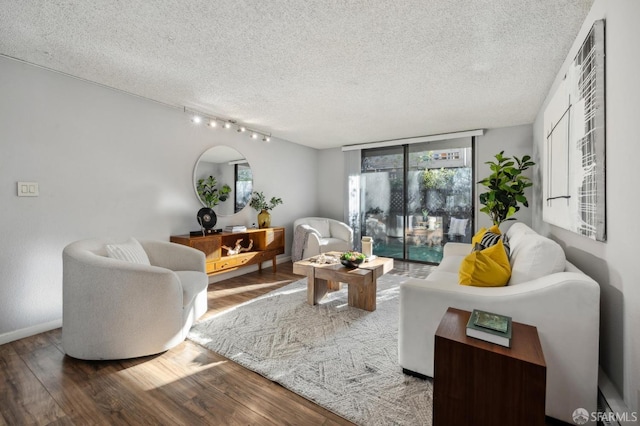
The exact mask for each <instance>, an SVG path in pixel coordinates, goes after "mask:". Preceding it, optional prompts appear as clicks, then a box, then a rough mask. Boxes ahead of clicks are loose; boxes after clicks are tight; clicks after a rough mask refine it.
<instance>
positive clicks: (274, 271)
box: [271, 256, 277, 274]
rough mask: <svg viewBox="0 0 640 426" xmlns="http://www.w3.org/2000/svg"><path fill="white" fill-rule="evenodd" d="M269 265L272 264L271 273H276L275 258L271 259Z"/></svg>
mask: <svg viewBox="0 0 640 426" xmlns="http://www.w3.org/2000/svg"><path fill="white" fill-rule="evenodd" d="M271 263H272V266H273V268H272V269H273V273H274V274H275V273H276V272H277V271H276V265H277V262H276V257H275V256H273V259H271Z"/></svg>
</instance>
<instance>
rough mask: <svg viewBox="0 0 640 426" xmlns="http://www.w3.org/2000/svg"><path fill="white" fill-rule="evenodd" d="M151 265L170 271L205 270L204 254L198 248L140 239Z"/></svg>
mask: <svg viewBox="0 0 640 426" xmlns="http://www.w3.org/2000/svg"><path fill="white" fill-rule="evenodd" d="M140 244H142V247H143V248H144V250H145V251H146V252H147V256H149V261H150V262H151V264H152V265H155V266H160V267H163V268H167V269H171V270H172V271H198V272H205V255H204V253H203V252H201V251H200V250H197V249H194V248H193V247H188V246H184V245H182V244H176V243H170V242H166V241H140Z"/></svg>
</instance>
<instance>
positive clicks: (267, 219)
mask: <svg viewBox="0 0 640 426" xmlns="http://www.w3.org/2000/svg"><path fill="white" fill-rule="evenodd" d="M258 227H259V228H260V229H263V228H271V214H269V212H268V211H267V210H262V211H261V212H260V213H258Z"/></svg>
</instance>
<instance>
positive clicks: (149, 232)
mask: <svg viewBox="0 0 640 426" xmlns="http://www.w3.org/2000/svg"><path fill="white" fill-rule="evenodd" d="M0 76H1V78H0V93H1V94H2V95H1V96H0V200H2V202H1V204H0V205H1V207H0V237H1V241H2V244H1V245H0V271H1V275H0V342H1V341H3V339H4V341H7V339H10V338H11V337H20V333H21V331H20V330H25V329H27V330H31V331H37V330H38V327H44V328H46V327H47V326H49V328H51V327H53V326H55V324H56V323H57V324H58V325H59V321H60V318H61V316H62V257H61V253H62V249H63V248H64V246H65V245H66V244H68V243H69V242H71V241H74V240H77V239H82V238H88V237H111V238H114V239H123V238H125V237H127V236H130V235H132V236H135V237H137V238H150V239H160V240H168V239H169V236H170V235H172V234H182V233H187V232H188V231H190V230H196V229H198V224H197V222H196V219H195V215H196V212H197V211H198V209H199V208H200V207H201V205H200V203H199V202H198V200H197V198H196V195H195V193H194V189H193V183H192V176H193V167H194V164H195V162H196V160H197V159H198V157H199V156H200V154H202V153H203V152H204V151H205V150H206V149H207V148H209V147H211V146H214V145H220V144H225V145H229V146H232V147H234V148H235V149H237V150H238V151H240V152H241V153H242V154H244V155H245V156H246V158H247V160H248V161H249V163H250V164H251V166H252V168H253V172H254V179H255V180H254V182H255V184H254V188H255V189H256V190H258V191H264V193H265V195H266V196H267V197H268V198H271V197H272V196H279V197H282V199H283V200H284V204H283V205H281V206H278V207H276V208H275V209H274V210H272V225H274V226H286V227H287V254H289V253H290V245H291V239H292V229H291V225H292V223H293V220H294V219H296V218H298V217H300V216H302V215H307V214H309V213H315V212H316V209H317V194H316V173H317V157H318V152H317V151H316V150H314V149H311V148H307V147H303V146H301V145H297V144H293V143H290V142H287V141H283V140H279V139H278V138H272V141H271V142H270V143H265V142H262V141H256V140H254V139H251V138H249V137H248V136H247V135H246V134H238V133H237V132H235V131H225V130H224V129H216V130H212V129H209V128H207V127H206V126H195V125H193V124H192V123H191V122H190V120H189V117H188V116H186V115H185V114H184V113H183V112H182V111H181V110H179V109H177V108H171V107H167V106H165V105H161V104H158V103H155V102H152V101H148V100H145V99H142V98H138V97H135V96H131V95H128V94H124V93H122V92H118V91H115V90H112V89H108V88H105V87H102V86H98V85H95V84H91V83H87V82H84V81H81V80H77V79H74V78H71V77H68V76H64V75H61V74H57V73H54V72H51V71H47V70H44V69H41V68H37V67H34V66H31V65H27V64H24V63H21V62H17V61H13V60H10V59H7V58H2V57H0ZM18 181H36V182H39V184H40V196H39V197H37V198H23V197H20V198H19V197H17V194H16V193H17V191H16V182H18ZM256 216H257V212H256V211H255V210H253V209H251V208H250V207H247V208H246V209H245V210H243V211H242V212H240V213H239V214H238V215H237V216H234V217H232V218H220V219H219V221H218V223H219V226H224V225H226V224H228V223H229V222H233V223H238V222H239V223H245V224H248V225H250V224H251V223H254V222H256V221H257V219H256ZM30 327H31V328H30ZM3 335H4V336H3Z"/></svg>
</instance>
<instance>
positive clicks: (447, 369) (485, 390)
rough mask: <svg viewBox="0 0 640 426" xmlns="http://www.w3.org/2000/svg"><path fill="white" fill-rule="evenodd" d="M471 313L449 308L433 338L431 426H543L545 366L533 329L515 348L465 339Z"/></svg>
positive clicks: (516, 329)
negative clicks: (433, 363) (433, 362)
mask: <svg viewBox="0 0 640 426" xmlns="http://www.w3.org/2000/svg"><path fill="white" fill-rule="evenodd" d="M470 315H471V312H467V311H462V310H458V309H453V308H449V309H448V310H447V312H446V313H445V315H444V317H443V318H442V321H441V322H440V326H439V327H438V330H437V331H436V336H435V365H434V374H433V425H434V426H441V425H446V426H457V425H462V426H466V425H474V426H482V425H491V426H493V425H519V426H528V425H531V426H534V425H535V426H544V425H545V390H546V371H547V367H546V363H545V360H544V354H543V353H542V346H541V345H540V340H539V338H538V331H537V329H536V328H535V327H532V326H529V325H525V324H520V323H517V322H514V323H513V333H512V334H513V337H512V338H511V348H505V347H502V346H499V345H495V344H493V343H489V342H485V341H482V340H478V339H474V338H473V337H467V335H466V326H467V321H468V320H469V316H470Z"/></svg>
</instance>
